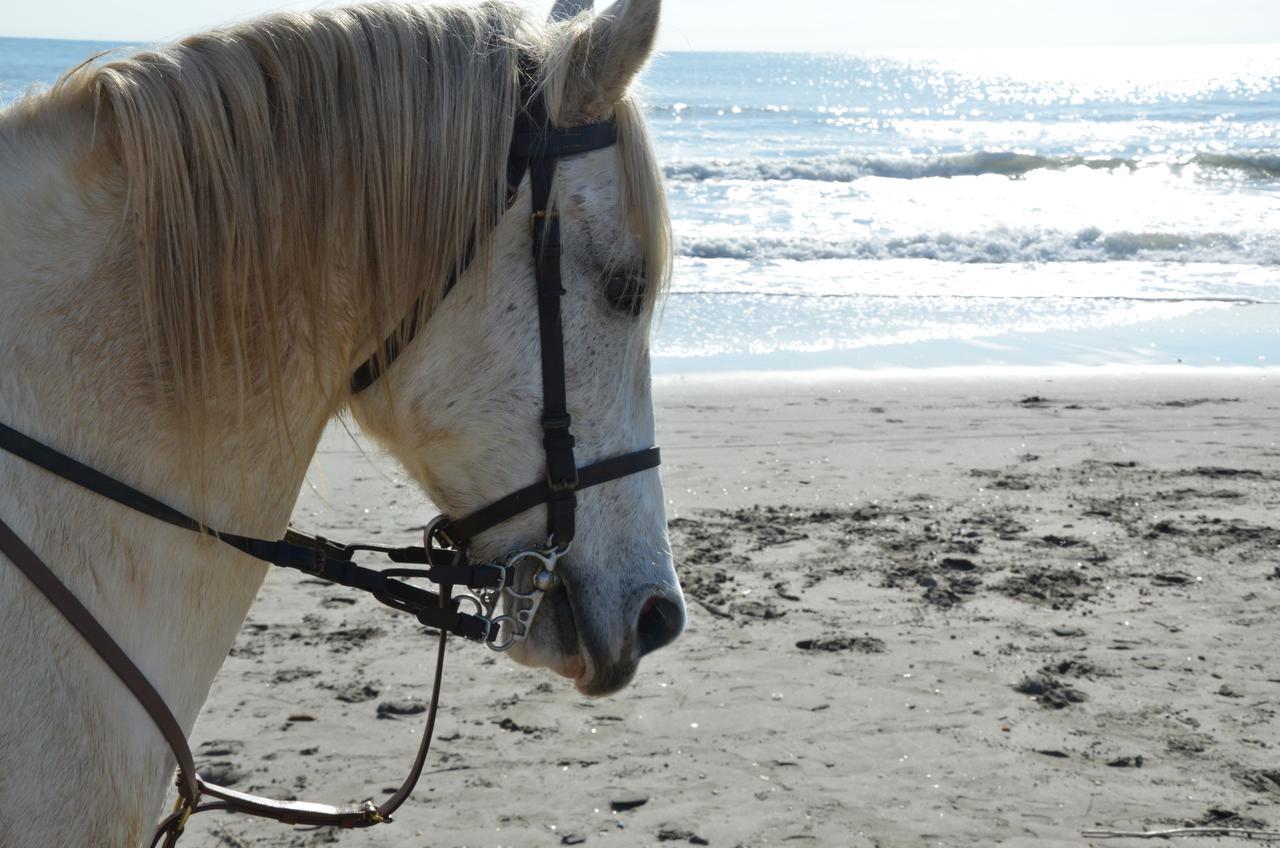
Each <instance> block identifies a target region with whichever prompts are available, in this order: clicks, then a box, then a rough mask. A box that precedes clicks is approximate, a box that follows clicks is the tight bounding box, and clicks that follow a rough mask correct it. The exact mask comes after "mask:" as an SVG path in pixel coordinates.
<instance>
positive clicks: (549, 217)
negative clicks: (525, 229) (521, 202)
mask: <svg viewBox="0 0 1280 848" xmlns="http://www.w3.org/2000/svg"><path fill="white" fill-rule="evenodd" d="M559 218H560V210H558V209H539V210H538V211H537V212H534V213H533V214H532V215H530V216H529V232H531V233H533V235H534V237H537V235H538V222H539V221H544V222H545V221H555V220H559Z"/></svg>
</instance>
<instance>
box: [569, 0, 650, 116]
mask: <svg viewBox="0 0 1280 848" xmlns="http://www.w3.org/2000/svg"><path fill="white" fill-rule="evenodd" d="M556 5H557V8H559V7H560V6H561V5H573V4H572V2H571V0H561V2H559V3H557V4H556ZM588 5H590V4H588ZM661 8H662V0H618V2H616V3H614V4H613V5H612V6H610V7H609V8H608V9H606V10H604V11H603V12H601V13H600V14H598V15H596V17H595V18H594V19H593V20H592V21H591V23H590V25H589V26H587V27H585V28H584V29H582V30H581V31H580V32H579V33H578V35H577V38H576V41H575V43H574V48H573V53H574V56H573V62H574V67H573V69H572V70H571V72H570V74H569V79H568V81H567V85H566V87H565V95H564V96H565V101H564V103H563V106H562V109H561V117H562V119H563V118H564V117H565V116H566V115H568V116H570V117H572V118H576V119H587V120H591V119H594V118H599V117H601V116H602V115H604V114H605V113H607V112H608V111H609V109H611V108H612V107H613V105H614V104H615V103H617V102H618V101H619V100H621V99H622V98H623V96H624V95H625V94H626V93H627V86H629V85H630V84H631V81H632V80H633V79H635V76H636V74H637V73H639V72H640V69H641V68H643V67H644V64H645V62H646V61H647V60H648V59H649V55H650V54H651V53H652V52H653V42H654V39H655V38H656V36H657V34H658V17H659V12H660V10H661Z"/></svg>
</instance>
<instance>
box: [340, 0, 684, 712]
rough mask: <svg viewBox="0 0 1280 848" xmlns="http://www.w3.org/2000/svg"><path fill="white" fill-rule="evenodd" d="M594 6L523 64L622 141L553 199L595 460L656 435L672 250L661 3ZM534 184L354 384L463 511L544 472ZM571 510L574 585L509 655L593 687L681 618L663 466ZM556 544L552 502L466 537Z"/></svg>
mask: <svg viewBox="0 0 1280 848" xmlns="http://www.w3.org/2000/svg"><path fill="white" fill-rule="evenodd" d="M580 7H581V4H580V3H573V2H561V3H558V4H557V7H556V10H555V11H554V12H553V16H552V17H553V22H552V23H551V25H550V26H548V27H547V29H546V31H545V48H544V49H543V50H542V51H540V53H539V55H538V57H537V62H538V67H537V69H536V70H531V69H529V68H525V69H524V71H523V73H524V74H525V75H526V76H531V77H532V78H533V79H534V80H536V81H537V86H540V88H541V96H542V97H543V98H544V99H545V102H546V104H547V107H548V111H549V115H550V118H551V121H552V122H553V123H554V124H555V126H557V127H560V128H566V127H574V126H580V125H584V124H588V123H591V122H598V121H602V120H605V119H608V118H611V117H612V118H614V119H616V121H617V124H618V142H617V144H616V145H615V146H609V147H606V148H603V149H598V150H593V151H591V152H586V153H582V154H580V155H575V156H570V157H565V158H562V159H560V160H559V161H558V163H557V166H556V176H555V186H554V189H553V192H552V198H553V199H552V201H551V203H552V207H553V208H554V210H555V211H556V212H557V213H558V215H559V219H560V238H561V242H562V244H563V251H562V254H561V257H560V276H561V284H562V287H563V289H564V295H563V297H562V298H561V299H560V300H561V321H562V326H563V358H564V374H565V376H564V387H565V391H566V396H567V410H568V412H569V414H570V416H571V418H572V422H573V436H574V439H575V445H574V450H575V453H576V457H577V461H578V464H579V465H582V466H585V465H589V464H591V463H593V462H595V461H598V460H601V459H605V458H607V457H611V456H615V455H618V454H623V453H627V452H631V451H635V450H637V449H641V448H645V447H648V446H650V445H652V444H654V422H653V401H652V395H651V386H650V375H649V349H648V339H649V324H650V319H651V318H652V316H653V312H654V308H655V302H656V300H657V298H658V295H659V293H660V290H661V289H662V287H663V286H664V284H665V281H666V279H667V277H668V275H669V270H670V262H671V260H670V231H669V223H668V220H667V216H666V208H665V204H664V202H663V197H662V190H661V184H660V179H659V171H658V168H657V165H656V163H655V160H654V156H653V152H652V149H651V147H650V144H649V141H648V138H647V136H646V134H645V131H644V127H643V124H642V122H641V120H640V117H639V107H638V106H637V105H636V104H635V103H634V102H633V100H632V99H631V98H630V96H629V95H628V86H629V85H630V83H631V81H632V80H633V78H634V77H635V75H636V73H637V72H638V71H639V70H640V68H641V67H642V66H643V64H644V63H645V61H646V60H647V58H648V56H649V53H650V51H651V50H652V46H653V40H654V35H655V31H656V28H657V22H658V9H659V0H620V2H618V3H616V4H615V5H614V6H612V7H611V8H610V9H608V10H607V11H605V12H603V13H601V14H599V15H596V16H594V17H593V16H591V15H586V14H579V12H580V11H582V10H581V8H580ZM530 182H531V181H530V178H529V175H528V174H526V175H525V176H524V178H523V180H522V181H521V183H520V185H519V187H518V190H516V192H515V194H514V195H513V198H512V200H511V203H510V204H509V206H508V208H507V209H506V211H505V212H504V213H502V214H501V216H500V217H499V218H498V220H497V224H496V226H495V227H494V229H493V230H492V231H491V232H489V233H488V234H487V235H485V236H484V237H483V238H484V243H483V245H482V246H481V249H482V252H483V254H484V258H483V260H481V261H477V262H475V263H472V264H471V265H470V266H469V267H468V268H467V269H466V271H465V272H463V273H462V274H461V275H460V277H459V278H458V279H457V281H456V284H455V285H454V286H453V288H452V290H451V291H450V293H449V294H448V296H447V297H443V298H442V299H440V301H439V302H438V304H437V305H435V307H434V309H433V310H432V311H431V315H430V317H429V319H427V320H426V322H425V324H424V326H423V327H422V331H421V332H420V333H419V334H418V337H417V338H416V339H415V340H414V342H413V343H412V344H409V345H406V346H405V347H404V349H403V351H402V352H401V353H400V354H399V357H398V358H397V359H396V361H395V363H394V365H393V366H389V367H388V368H387V369H386V373H385V375H384V376H383V377H382V378H381V379H382V380H383V381H385V386H383V387H375V388H374V389H372V390H370V391H366V392H362V393H360V394H358V395H356V396H355V397H354V398H353V400H352V408H353V410H354V412H355V415H356V417H357V419H358V420H359V421H360V423H361V425H362V426H363V427H364V428H365V429H366V430H367V431H368V432H370V433H372V434H374V435H375V436H376V437H378V438H379V439H380V440H381V441H382V442H383V443H384V445H385V446H386V447H387V448H388V450H389V451H390V452H392V453H393V454H394V455H395V456H396V457H397V458H398V459H399V460H400V461H401V462H402V463H403V464H404V465H405V467H406V468H407V469H408V471H409V472H410V474H411V475H412V476H413V477H414V478H415V479H416V480H417V481H419V482H420V483H421V485H422V486H423V487H424V488H425V489H426V491H427V492H428V494H429V495H430V497H431V499H432V500H433V501H434V502H435V503H436V504H437V505H438V506H440V507H441V508H442V509H443V510H444V511H445V512H446V513H447V514H448V515H450V516H453V517H460V516H463V515H466V514H469V513H471V512H473V511H474V510H476V509H478V508H480V507H483V506H485V505H486V504H489V503H492V502H494V501H496V500H498V499H499V498H501V497H502V496H504V495H506V494H507V493H509V492H512V491H515V490H517V489H520V488H523V487H525V486H528V485H529V484H531V483H536V482H537V481H538V480H540V479H542V478H543V475H544V473H545V469H544V443H543V439H544V432H543V427H542V423H541V421H542V417H543V413H544V401H545V397H546V387H545V386H544V385H543V374H542V344H543V341H542V340H541V337H540V329H539V304H538V301H539V295H538V287H537V285H535V269H534V267H533V262H531V260H530V256H531V254H532V250H533V246H532V240H533V238H534V237H535V236H534V229H533V227H531V221H530V208H531V207H530V204H531V197H530V195H531V192H532V191H533V189H532V187H531V185H530ZM513 188H515V187H514V186H513ZM575 523H576V533H575V537H574V539H573V543H572V546H571V548H570V549H569V550H568V552H567V554H566V555H565V556H564V557H563V558H561V559H560V561H559V563H558V570H557V575H558V576H559V578H560V579H559V580H558V581H557V584H558V585H557V586H556V587H555V588H554V589H553V590H551V591H549V592H547V593H546V595H545V597H544V598H543V600H542V602H541V605H540V607H539V612H538V615H537V617H536V618H535V619H534V620H533V621H532V623H531V625H530V629H529V632H528V633H527V637H526V638H524V639H523V640H522V641H519V642H518V643H516V644H515V645H514V646H513V648H512V650H511V654H512V656H513V658H514V659H515V660H517V661H518V662H521V663H524V664H527V665H534V666H545V667H547V668H550V669H552V670H554V671H556V672H558V673H560V674H562V675H565V676H567V677H570V678H573V679H574V681H575V683H576V685H577V687H578V688H579V690H580V691H582V692H584V693H587V694H593V695H599V694H607V693H609V692H613V691H615V690H617V689H620V688H621V687H623V686H625V685H626V684H627V683H628V682H629V681H630V680H631V678H632V676H633V675H634V673H635V670H636V667H637V664H638V662H639V660H640V658H641V657H642V656H644V655H645V654H647V653H649V652H651V651H653V650H656V649H657V648H660V647H662V646H664V645H667V644H668V643H670V642H671V641H673V640H674V639H675V638H676V637H677V636H678V635H679V634H680V632H681V630H682V629H683V627H684V621H685V611H684V603H683V598H682V596H681V592H680V587H679V582H678V580H677V578H676V574H675V571H674V569H673V566H672V558H671V551H670V547H669V544H668V540H667V534H666V521H665V514H664V508H663V494H662V485H661V482H660V480H659V478H658V474H657V471H656V470H648V471H644V472H642V473H637V474H632V475H630V476H626V477H623V478H621V479H616V480H612V481H610V482H607V483H604V484H603V485H599V486H595V487H593V488H591V489H589V490H583V491H581V492H579V493H578V495H577V508H576V522H575ZM546 541H547V518H546V510H545V509H544V508H542V507H537V508H534V509H531V510H527V511H526V512H524V513H522V514H520V515H518V516H516V517H515V518H513V519H511V520H508V521H504V522H502V523H501V524H498V525H497V526H494V527H492V528H489V529H487V530H485V531H484V532H482V533H480V534H479V535H478V536H477V537H476V538H475V539H474V540H472V542H471V545H470V551H469V552H470V553H471V554H472V555H473V556H474V557H477V558H485V557H499V556H501V555H503V554H505V553H507V552H510V551H513V550H537V549H538V548H540V547H542V545H543V543H544V542H546ZM551 543H552V544H554V540H551ZM510 612H512V610H510V609H508V613H510Z"/></svg>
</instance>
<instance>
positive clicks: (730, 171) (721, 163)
mask: <svg viewBox="0 0 1280 848" xmlns="http://www.w3.org/2000/svg"><path fill="white" fill-rule="evenodd" d="M1147 167H1164V168H1168V169H1170V170H1172V171H1183V170H1186V169H1189V168H1194V169H1198V170H1199V171H1203V172H1209V174H1210V175H1215V176H1228V177H1237V178H1243V179H1256V180H1274V179H1280V155H1278V154H1271V153H1262V152H1258V153H1199V154H1196V155H1195V156H1191V157H1189V158H1184V159H1179V160H1166V159H1132V158H1122V157H1116V158H1092V157H1086V156H1041V155H1037V154H1032V153H1017V152H1013V151H999V150H992V151H979V152H975V153H950V154H940V155H936V156H923V155H921V156H897V157H895V156H862V155H859V156H823V157H814V158H800V159H790V160H767V159H763V160H762V159H750V160H748V159H741V160H722V159H714V160H709V161H685V162H675V163H672V164H670V165H668V166H667V167H666V175H667V178H668V179H670V180H678V181H685V182H704V181H707V180H751V181H775V180H814V181H820V182H853V181H854V180H859V179H862V178H864V177H888V178H891V179H903V180H913V179H923V178H927V177H972V176H981V175H983V174H995V175H999V176H1005V177H1021V176H1024V175H1026V174H1029V173H1031V172H1032V171H1041V170H1051V171H1063V170H1067V169H1068V168H1090V169H1094V170H1108V171H1114V170H1121V169H1123V170H1128V171H1134V170H1137V169H1139V168H1147Z"/></svg>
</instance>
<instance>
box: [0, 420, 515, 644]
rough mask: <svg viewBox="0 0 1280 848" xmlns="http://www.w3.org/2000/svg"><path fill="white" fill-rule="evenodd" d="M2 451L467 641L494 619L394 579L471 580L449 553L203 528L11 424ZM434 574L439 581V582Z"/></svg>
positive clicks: (487, 578)
mask: <svg viewBox="0 0 1280 848" xmlns="http://www.w3.org/2000/svg"><path fill="white" fill-rule="evenodd" d="M0 450H6V451H8V452H9V453H12V454H14V455H15V456H18V457H21V458H22V459H25V460H28V461H29V462H31V463H33V464H35V465H37V466H39V467H41V468H43V469H45V470H46V471H48V472H49V473H51V474H55V475H57V476H59V477H61V478H63V479H64V480H67V481H69V482H72V483H75V484H77V485H79V486H83V487H84V488H86V489H88V490H89V491H91V492H94V493H96V494H98V495H101V496H102V497H104V498H107V499H108V500H112V501H115V502H116V503H118V504H120V505H122V506H126V507H129V508H130V509H133V510H136V511H138V512H141V513H143V514H144V515H148V516H150V517H152V518H155V519H157V520H159V521H163V522H165V523H166V524H171V525H173V526H175V527H181V528H183V529H184V530H191V531H193V532H196V533H204V534H206V535H209V536H213V537H215V538H217V539H218V540H219V541H222V542H224V543H225V544H228V545H230V546H231V547H233V548H235V549H236V550H238V551H240V552H242V553H245V554H248V555H249V556H251V557H254V558H255V559H259V560H261V561H263V562H266V563H270V564H271V565H275V566H279V567H282V568H292V569H296V570H298V571H302V572H305V573H306V574H309V575H311V576H313V577H318V578H320V579H321V580H327V581H329V582H331V583H336V584H338V585H341V586H347V587H349V588H352V589H359V590H360V591H362V592H368V593H370V594H371V595H373V596H374V597H375V598H377V599H378V600H379V601H381V602H382V603H384V604H386V605H387V606H390V607H393V608H395V609H398V610H400V611H402V612H407V613H409V614H410V615H413V616H415V617H416V618H417V619H418V620H419V621H420V622H422V623H423V624H425V625H427V626H428V627H435V628H439V629H442V630H446V631H448V632H450V633H453V634H456V635H458V636H462V637H463V638H465V639H471V640H477V641H482V640H484V639H486V638H487V637H488V636H489V635H491V634H490V629H491V627H490V623H489V620H488V619H487V618H482V617H480V616H475V615H468V614H466V613H460V612H458V609H457V606H458V605H457V601H456V600H455V601H453V602H451V603H450V604H446V605H442V604H441V603H440V596H439V595H437V594H435V593H434V592H428V591H426V590H424V589H419V588H418V587H416V586H412V585H410V584H408V583H404V582H402V581H400V580H397V579H395V577H396V576H405V577H425V578H427V579H429V580H434V581H435V582H437V583H450V584H453V585H465V586H468V587H470V586H471V584H469V583H463V582H461V581H457V580H453V579H449V578H456V577H462V576H466V573H465V572H461V571H456V570H446V571H437V569H441V568H445V567H447V566H453V565H455V564H456V559H457V555H456V553H454V552H451V551H440V550H435V549H431V550H428V549H426V548H421V547H409V548H387V547H382V546H379V545H343V544H341V543H338V542H333V541H330V540H328V539H325V538H324V537H322V536H308V535H306V534H304V533H299V532H298V531H296V530H289V531H288V532H287V533H285V537H284V538H283V539H279V540H275V541H268V540H266V539H254V538H251V537H248V536H240V535H237V534H235V533H225V532H220V531H217V530H212V529H210V528H208V527H205V526H204V525H203V524H201V523H200V522H198V521H196V520H195V519H194V518H191V517H190V516H188V515H185V514H183V513H181V512H179V511H178V510H176V509H174V508H173V507H171V506H169V505H167V504H164V503H162V502H160V501H158V500H156V499H155V498H153V497H151V496H150V495H147V494H144V493H143V492H140V491H138V490H137V489H135V488H133V487H132V486H129V485H128V484H125V483H121V482H120V481H119V480H116V479H114V478H112V477H108V476H107V475H105V474H103V473H102V472H101V471H98V470H97V469H95V468H91V467H90V466H88V465H85V464H84V463H82V462H79V461H77V460H74V459H72V458H71V457H69V456H67V455H66V454H64V453H61V452H60V451H57V450H54V449H53V448H51V447H49V446H48V445H45V444H41V443H40V442H37V441H35V440H34V439H31V438H29V437H27V436H24V435H23V434H22V433H19V432H18V431H17V430H14V429H13V428H12V427H8V426H6V425H4V424H0ZM357 551H375V552H378V553H383V554H385V555H386V556H387V557H389V558H390V559H391V560H392V561H393V562H402V563H405V562H408V563H423V564H430V565H431V566H432V568H430V569H427V570H425V571H421V572H409V571H404V570H400V571H397V572H395V573H394V574H392V573H388V572H382V571H378V570H376V569H372V568H365V567H363V566H360V565H357V564H356V563H354V562H352V561H351V557H352V556H353V555H354V554H355V553H356V552H357ZM474 575H475V576H476V577H477V578H478V579H480V580H481V581H482V583H481V584H480V585H478V586H475V587H474V588H490V587H492V586H494V585H498V583H497V582H496V578H495V575H494V574H493V573H492V572H486V571H485V570H484V569H482V568H479V567H476V570H475V572H474ZM437 577H439V578H441V579H436V578H437Z"/></svg>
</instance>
